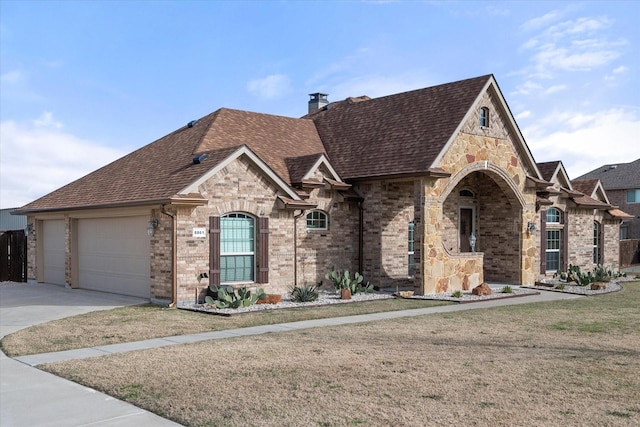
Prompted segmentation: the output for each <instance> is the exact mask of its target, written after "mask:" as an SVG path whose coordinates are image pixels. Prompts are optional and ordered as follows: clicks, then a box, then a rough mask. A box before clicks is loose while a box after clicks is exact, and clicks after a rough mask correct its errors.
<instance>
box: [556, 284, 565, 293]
mask: <svg viewBox="0 0 640 427" xmlns="http://www.w3.org/2000/svg"><path fill="white" fill-rule="evenodd" d="M556 289H557V290H559V291H561V290H563V289H564V283H560V284H559V285H557V286H556Z"/></svg>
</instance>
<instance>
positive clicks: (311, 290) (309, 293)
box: [289, 285, 320, 302]
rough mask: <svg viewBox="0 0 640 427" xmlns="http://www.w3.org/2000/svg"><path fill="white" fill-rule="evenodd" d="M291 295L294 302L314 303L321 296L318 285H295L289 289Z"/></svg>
mask: <svg viewBox="0 0 640 427" xmlns="http://www.w3.org/2000/svg"><path fill="white" fill-rule="evenodd" d="M289 294H290V295H291V301H293V302H312V301H315V300H317V299H318V296H319V295H320V294H319V292H318V287H317V286H316V285H302V286H296V285H293V286H291V287H290V288H289Z"/></svg>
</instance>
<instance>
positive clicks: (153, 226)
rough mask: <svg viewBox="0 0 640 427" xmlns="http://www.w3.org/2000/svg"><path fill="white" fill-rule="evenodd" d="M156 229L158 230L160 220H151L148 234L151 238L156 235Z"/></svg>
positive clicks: (148, 225)
mask: <svg viewBox="0 0 640 427" xmlns="http://www.w3.org/2000/svg"><path fill="white" fill-rule="evenodd" d="M156 228H158V218H151V220H150V221H149V223H148V224H147V234H148V235H149V237H152V236H153V235H154V234H155V232H156Z"/></svg>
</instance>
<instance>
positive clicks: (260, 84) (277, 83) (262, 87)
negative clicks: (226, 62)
mask: <svg viewBox="0 0 640 427" xmlns="http://www.w3.org/2000/svg"><path fill="white" fill-rule="evenodd" d="M247 90H248V91H249V92H250V93H252V94H254V95H257V96H260V97H261V98H266V99H276V98H281V97H283V96H284V95H286V94H287V93H289V92H290V91H291V82H290V81H289V77H287V76H286V75H284V74H272V75H270V76H267V77H265V78H262V79H254V80H251V81H249V83H247Z"/></svg>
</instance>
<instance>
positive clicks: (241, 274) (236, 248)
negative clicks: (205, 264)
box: [220, 213, 256, 283]
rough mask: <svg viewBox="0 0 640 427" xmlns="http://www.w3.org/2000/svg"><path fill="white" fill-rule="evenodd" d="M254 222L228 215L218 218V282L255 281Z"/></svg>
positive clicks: (240, 216)
mask: <svg viewBox="0 0 640 427" xmlns="http://www.w3.org/2000/svg"><path fill="white" fill-rule="evenodd" d="M255 240H256V237H255V220H254V219H253V218H252V217H250V216H248V215H245V214H241V213H230V214H227V215H224V216H223V217H221V218H220V282H221V283H233V282H253V281H255Z"/></svg>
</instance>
